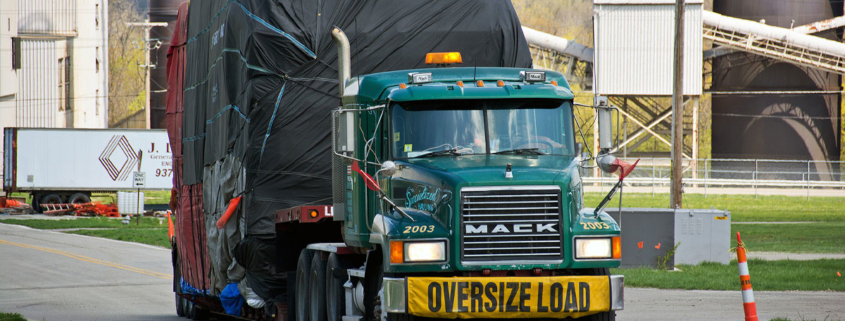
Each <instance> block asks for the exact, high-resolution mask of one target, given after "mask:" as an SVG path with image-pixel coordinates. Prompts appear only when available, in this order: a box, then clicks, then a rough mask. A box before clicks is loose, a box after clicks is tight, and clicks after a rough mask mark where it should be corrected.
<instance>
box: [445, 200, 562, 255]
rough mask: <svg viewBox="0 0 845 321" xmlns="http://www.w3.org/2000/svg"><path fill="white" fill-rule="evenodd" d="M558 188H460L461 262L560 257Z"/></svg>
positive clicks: (560, 237) (560, 234) (560, 238)
mask: <svg viewBox="0 0 845 321" xmlns="http://www.w3.org/2000/svg"><path fill="white" fill-rule="evenodd" d="M560 209H561V203H560V188H559V187H557V186H507V187H498V186H488V187H466V188H463V189H461V246H462V249H463V251H462V253H461V258H462V259H463V261H470V262H471V261H475V262H483V261H560V260H562V257H563V251H562V245H563V242H562V233H561V231H562V229H561V226H562V224H561V210H560Z"/></svg>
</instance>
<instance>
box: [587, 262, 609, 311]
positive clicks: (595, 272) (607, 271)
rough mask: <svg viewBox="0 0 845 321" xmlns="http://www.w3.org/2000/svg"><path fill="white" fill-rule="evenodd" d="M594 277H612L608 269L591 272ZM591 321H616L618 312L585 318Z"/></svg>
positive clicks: (597, 269)
mask: <svg viewBox="0 0 845 321" xmlns="http://www.w3.org/2000/svg"><path fill="white" fill-rule="evenodd" d="M591 274H592V275H602V276H604V275H610V269H608V268H596V269H593V270H592V271H591ZM584 319H585V320H589V321H616V311H607V312H602V313H598V314H593V315H590V316H587V317H586V318H584Z"/></svg>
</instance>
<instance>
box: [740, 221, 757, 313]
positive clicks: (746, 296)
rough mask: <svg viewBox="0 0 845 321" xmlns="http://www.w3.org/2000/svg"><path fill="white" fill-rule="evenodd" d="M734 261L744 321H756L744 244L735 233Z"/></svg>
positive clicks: (755, 309)
mask: <svg viewBox="0 0 845 321" xmlns="http://www.w3.org/2000/svg"><path fill="white" fill-rule="evenodd" d="M736 242H737V246H736V261H737V263H738V265H739V284H740V286H741V287H742V308H743V309H744V310H745V321H757V305H756V304H755V303H754V291H753V290H751V275H748V263H747V262H746V258H745V244H743V243H742V240H741V239H740V238H739V232H736Z"/></svg>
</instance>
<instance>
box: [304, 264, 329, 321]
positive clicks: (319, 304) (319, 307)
mask: <svg viewBox="0 0 845 321" xmlns="http://www.w3.org/2000/svg"><path fill="white" fill-rule="evenodd" d="M309 291H310V293H309V294H310V295H309V297H308V300H309V301H311V302H310V304H309V306H310V308H311V310H310V311H308V313H309V315H310V318H309V320H311V321H326V262H323V255H322V253H319V252H317V253H314V258H313V259H311V289H309Z"/></svg>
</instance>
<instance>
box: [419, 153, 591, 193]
mask: <svg viewBox="0 0 845 321" xmlns="http://www.w3.org/2000/svg"><path fill="white" fill-rule="evenodd" d="M574 160H575V158H574V157H571V156H553V155H466V156H443V157H430V158H414V159H409V160H407V165H406V166H407V167H406V168H403V172H404V171H406V170H407V171H411V172H414V171H427V172H429V173H430V174H434V175H436V176H437V174H435V173H436V172H442V173H443V174H446V175H445V176H450V178H451V180H453V181H452V182H450V183H451V184H450V185H453V186H454V185H459V184H461V183H465V184H466V185H467V186H473V185H515V184H519V185H522V184H544V185H545V184H551V183H552V182H553V181H554V182H555V183H563V181H560V179H563V178H564V177H558V176H560V175H561V174H563V176H566V178H568V176H569V175H568V174H567V172H566V169H568V168H570V167H571V166H573V165H574V164H573V161H574ZM508 164H510V165H511V172H512V174H513V178H505V169H506V168H507V166H508ZM403 165H404V164H403ZM409 174H410V173H409ZM450 174H451V175H450ZM403 176H404V175H403ZM444 178H445V177H444ZM447 180H449V179H447Z"/></svg>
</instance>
